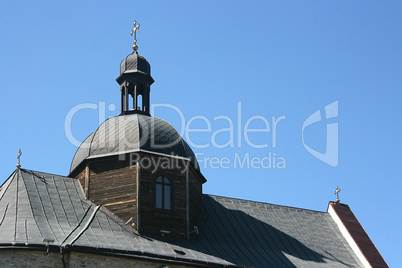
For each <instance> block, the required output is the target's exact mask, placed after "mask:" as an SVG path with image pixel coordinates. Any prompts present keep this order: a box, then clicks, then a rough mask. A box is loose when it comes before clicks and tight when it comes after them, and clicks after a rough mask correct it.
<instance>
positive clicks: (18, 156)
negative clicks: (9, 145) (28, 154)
mask: <svg viewBox="0 0 402 268" xmlns="http://www.w3.org/2000/svg"><path fill="white" fill-rule="evenodd" d="M21 155H22V152H21V149H18V155H17V159H18V164H17V168H20V167H21V165H20V158H21Z"/></svg>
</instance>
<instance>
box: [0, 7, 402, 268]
mask: <svg viewBox="0 0 402 268" xmlns="http://www.w3.org/2000/svg"><path fill="white" fill-rule="evenodd" d="M400 14H402V3H401V2H400V1H385V2H384V1H381V2H380V1H377V2H375V1H353V2H350V1H337V2H336V3H335V2H334V3H329V2H324V1H320V2H318V1H303V2H302V1H286V2H285V1H276V2H271V1H253V2H244V1H243V2H240V1H220V2H217V1H202V2H201V1H197V2H196V1H170V2H167V1H163V2H162V1H160V2H158V1H147V2H145V1H144V2H134V1H119V3H114V2H111V1H96V2H95V1H86V2H82V1H71V2H68V3H67V2H61V1H48V2H46V1H35V2H31V1H26V2H23V1H2V2H0V25H1V26H0V29H1V34H0V41H1V43H0V44H1V45H0V47H1V50H0V59H1V72H0V89H1V106H0V122H1V124H2V126H3V127H2V131H1V133H0V135H1V136H0V137H1V140H2V153H1V155H0V158H1V159H0V160H1V163H2V168H1V170H0V175H1V176H0V183H2V182H3V181H4V180H6V179H7V178H8V176H9V175H10V174H11V173H12V172H13V171H14V169H15V165H16V161H17V160H16V155H17V151H18V149H19V148H21V150H22V151H23V155H22V160H21V163H22V166H23V167H24V168H28V169H33V170H38V171H44V172H49V173H56V174H61V175H67V174H68V171H69V166H70V164H71V160H72V158H73V156H74V153H75V151H76V149H77V148H76V147H75V146H73V145H72V144H71V143H70V141H69V140H68V139H67V138H66V135H65V128H64V121H65V118H66V115H67V114H68V112H69V111H70V110H71V109H72V108H73V107H75V106H76V105H79V104H83V103H91V104H95V105H98V106H101V105H103V104H104V105H105V107H107V108H108V107H109V105H110V104H112V105H113V104H114V105H115V106H116V107H117V109H116V110H115V111H110V110H109V109H106V112H105V113H104V114H103V115H102V116H105V117H106V118H107V117H110V116H114V115H117V114H118V112H119V109H120V104H119V96H120V95H119V94H120V93H119V86H118V84H117V83H116V81H115V79H116V78H117V77H118V75H119V64H120V61H121V60H123V59H124V58H125V57H126V56H127V55H128V54H130V53H131V52H132V49H131V46H132V41H133V39H132V37H131V36H130V35H129V34H130V30H131V28H132V23H133V21H134V19H136V20H137V21H138V22H139V23H140V25H141V26H140V29H139V30H138V33H137V39H138V43H137V44H138V46H139V50H138V51H139V53H140V54H142V55H144V56H145V57H146V58H147V60H148V61H149V62H150V64H151V67H152V76H153V78H154V79H155V83H154V84H153V85H152V86H151V103H153V104H171V105H175V107H178V108H179V110H180V111H181V112H182V113H183V115H184V117H185V122H186V124H187V123H188V122H190V121H191V120H192V118H195V119H193V121H192V123H191V124H190V125H189V127H190V128H192V129H194V128H201V129H206V127H207V125H206V123H205V121H202V120H201V119H198V120H197V119H196V118H200V117H205V118H206V119H207V121H208V122H210V123H211V131H209V132H202V133H188V137H189V139H190V140H191V141H193V142H194V144H198V145H200V144H207V145H209V146H207V147H206V148H194V147H193V150H194V152H196V153H198V154H199V157H200V159H202V160H203V161H204V162H203V163H205V161H207V160H206V159H207V158H212V157H216V158H217V159H222V158H228V159H229V160H230V164H229V168H214V167H213V166H211V165H207V166H206V167H203V166H202V165H201V169H202V172H203V174H204V176H205V177H206V178H207V180H208V182H207V183H206V184H205V185H204V192H205V193H209V194H217V195H223V196H229V197H236V198H242V199H249V200H256V201H262V202H268V203H274V204H280V205H287V206H294V207H300V208H306V209H313V210H320V211H326V209H327V204H328V201H330V200H335V195H334V191H335V187H336V186H339V187H340V188H341V189H342V191H341V192H340V198H341V202H342V203H346V204H348V205H349V206H350V207H351V209H352V210H353V212H354V213H355V215H356V216H357V218H358V219H359V221H360V222H361V224H362V225H363V227H364V228H365V230H366V231H367V233H368V234H369V236H370V237H371V239H372V240H373V242H374V244H375V245H376V246H377V248H378V249H379V251H380V253H381V254H382V255H383V257H384V258H385V260H386V261H387V263H388V264H389V265H390V266H391V267H397V266H398V265H400V263H401V261H400V251H401V243H400V241H401V239H402V236H401V232H400V222H401V220H402V215H401V209H400V208H399V205H397V204H398V203H399V200H400V198H399V197H400V190H401V189H402V187H401V186H402V183H401V174H402V172H401V165H400V162H401V153H400V149H401V141H400V137H401V136H402V133H401V132H402V131H401V129H402V127H401V115H402V108H401V105H400V102H401V100H402V98H401V96H402V93H401V85H402V76H401V71H402V68H401V62H402V53H401V52H402V51H401V48H402V38H401V35H402V34H401V33H402V31H401V26H402V19H401V16H400ZM335 101H337V102H338V116H337V117H335V118H329V119H325V112H324V107H325V106H326V105H328V104H330V103H333V102H335ZM239 102H240V105H241V120H239V119H238V116H237V115H238V113H239V111H238V107H239V104H238V103H239ZM317 110H320V111H321V115H322V120H321V121H320V122H317V123H315V124H313V125H310V126H309V127H308V128H307V127H306V128H305V130H304V142H305V144H307V145H308V146H310V147H311V148H313V149H314V150H316V151H319V152H321V153H323V152H325V148H326V147H325V144H326V133H327V131H326V126H327V124H337V125H338V127H339V132H338V133H339V136H338V139H339V146H338V147H337V148H338V160H339V162H338V165H337V166H336V167H333V166H330V165H328V164H326V163H324V162H322V161H320V160H319V159H317V158H315V157H314V156H313V155H311V154H310V153H309V152H308V151H307V150H306V148H305V147H304V146H303V142H302V138H301V137H302V126H303V123H304V122H305V120H306V119H307V118H308V117H309V116H310V115H311V114H313V113H314V112H316V111H317ZM154 115H155V116H157V117H160V118H163V119H165V120H167V121H169V122H170V123H172V124H173V125H174V126H175V127H176V128H177V129H178V130H179V131H185V129H184V127H182V126H181V124H180V116H179V114H178V113H177V112H176V111H174V110H172V109H169V108H166V107H165V108H158V109H157V108H155V113H154ZM219 116H227V117H228V118H230V119H232V120H233V122H234V132H233V138H234V140H235V141H238V140H239V139H240V141H241V145H239V144H238V143H237V142H235V143H234V145H233V147H230V146H226V147H225V148H217V146H213V145H212V142H211V137H212V136H213V133H214V132H216V131H218V130H219V129H222V128H225V127H228V126H227V124H226V122H225V121H224V120H214V118H216V117H219ZM253 116H259V118H266V119H267V121H268V123H270V126H271V127H272V122H273V120H272V117H273V116H274V117H275V118H279V117H281V116H284V117H285V119H283V120H282V121H280V122H279V123H278V125H277V130H276V139H275V141H276V146H275V147H274V146H273V142H272V141H273V131H272V129H271V131H270V132H259V133H249V134H248V135H249V136H248V138H249V140H250V141H252V142H253V143H254V144H268V146H267V147H265V148H254V147H253V146H250V145H249V144H247V142H246V140H245V137H244V128H245V125H246V122H247V120H248V119H250V118H252V117H253ZM98 124H99V110H91V109H86V110H82V111H80V112H78V113H77V114H75V115H74V117H73V120H72V131H73V134H74V136H75V137H76V138H77V139H78V140H83V139H84V138H85V137H86V136H88V135H89V134H90V133H91V132H92V131H94V130H95V129H96V127H97V126H98ZM238 126H240V132H239V128H238ZM248 127H249V128H259V129H261V128H263V127H264V124H263V121H262V120H258V119H257V120H253V121H252V122H251V123H250V124H249V126H248ZM184 133H185V132H184ZM239 133H240V136H239V135H238V134H239ZM214 138H216V141H217V142H218V143H219V144H221V145H222V144H225V143H226V141H228V140H229V139H230V135H229V133H228V132H226V133H220V134H217V135H216V136H214ZM269 154H271V161H273V160H272V156H273V154H275V157H276V159H277V160H278V159H279V158H282V159H284V160H285V162H286V166H285V168H273V167H272V166H271V167H270V168H261V167H260V168H252V167H246V166H243V168H239V166H238V165H237V166H236V167H235V166H234V163H235V161H236V157H240V158H241V159H244V157H246V156H247V155H248V156H249V157H250V158H256V159H263V158H264V157H268V156H269Z"/></svg>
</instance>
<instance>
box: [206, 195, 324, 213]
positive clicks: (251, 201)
mask: <svg viewBox="0 0 402 268" xmlns="http://www.w3.org/2000/svg"><path fill="white" fill-rule="evenodd" d="M202 195H206V196H211V197H219V198H226V199H232V200H238V201H246V202H249V203H258V204H265V205H272V206H277V207H283V208H293V209H300V210H307V211H311V212H318V213H324V214H326V213H327V212H326V211H319V210H313V209H308V208H298V207H293V206H286V205H278V204H273V203H268V202H262V201H255V200H249V199H243V198H237V197H227V196H222V195H214V194H206V193H203V194H202Z"/></svg>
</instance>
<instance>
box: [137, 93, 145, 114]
mask: <svg viewBox="0 0 402 268" xmlns="http://www.w3.org/2000/svg"><path fill="white" fill-rule="evenodd" d="M137 110H140V111H143V110H144V109H143V107H142V94H138V96H137Z"/></svg>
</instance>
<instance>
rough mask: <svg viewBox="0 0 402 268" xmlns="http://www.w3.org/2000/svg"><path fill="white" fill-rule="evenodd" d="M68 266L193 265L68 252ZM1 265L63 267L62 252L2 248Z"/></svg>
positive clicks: (66, 260) (179, 266)
mask: <svg viewBox="0 0 402 268" xmlns="http://www.w3.org/2000/svg"><path fill="white" fill-rule="evenodd" d="M64 259H65V262H66V266H67V267H74V268H76V267H77V268H79V267H99V268H103V267H104V268H112V267H113V268H120V267H121V268H123V267H124V268H128V267H158V268H160V267H169V268H182V267H191V266H182V265H171V264H168V263H163V262H152V261H143V260H136V259H134V258H126V257H114V256H108V255H98V254H90V253H76V252H71V253H66V254H65V257H64ZM0 267H2V268H3V267H26V268H28V267H44V268H48V267H63V263H62V260H61V254H59V253H55V252H49V253H48V254H46V253H45V252H44V251H33V250H0Z"/></svg>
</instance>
